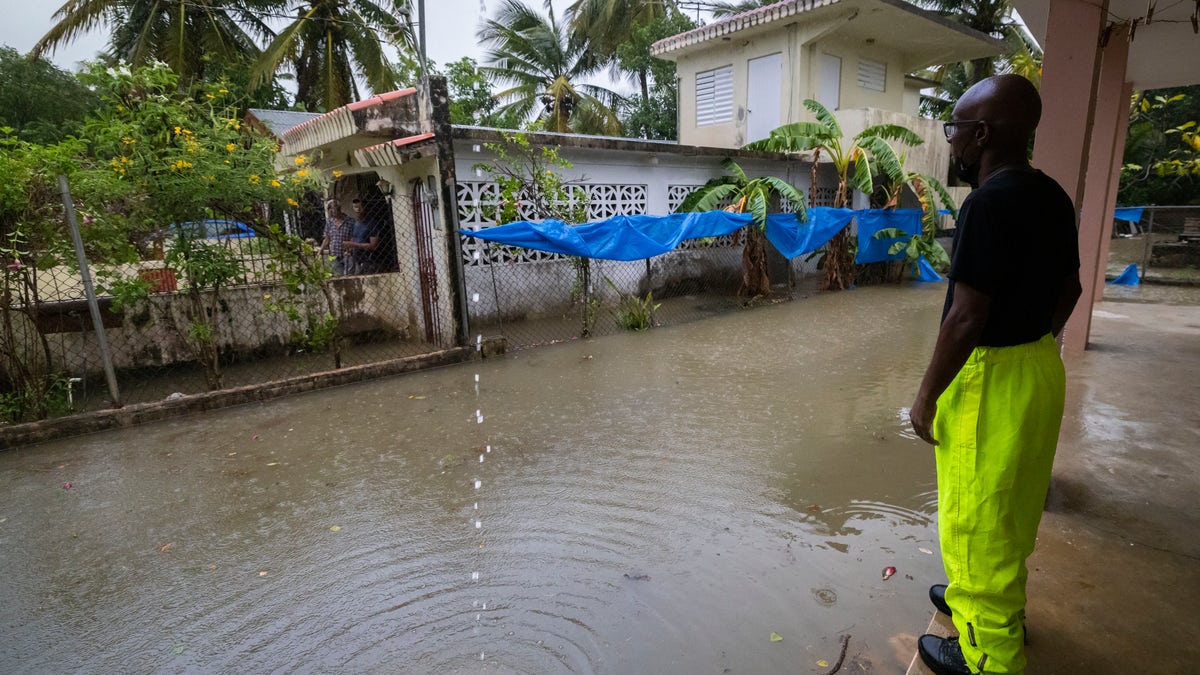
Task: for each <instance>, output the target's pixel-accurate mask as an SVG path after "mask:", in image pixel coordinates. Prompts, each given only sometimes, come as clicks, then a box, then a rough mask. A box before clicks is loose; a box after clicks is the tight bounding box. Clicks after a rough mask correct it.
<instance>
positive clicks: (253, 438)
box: [250, 434, 258, 441]
mask: <svg viewBox="0 0 1200 675" xmlns="http://www.w3.org/2000/svg"><path fill="white" fill-rule="evenodd" d="M250 440H252V441H257V440H258V434H254V435H253V436H251V437H250Z"/></svg>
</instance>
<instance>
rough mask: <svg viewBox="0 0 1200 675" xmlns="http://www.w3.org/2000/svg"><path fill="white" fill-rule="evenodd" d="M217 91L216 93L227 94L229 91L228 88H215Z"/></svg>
mask: <svg viewBox="0 0 1200 675" xmlns="http://www.w3.org/2000/svg"><path fill="white" fill-rule="evenodd" d="M217 93H218V94H228V93H229V90H228V89H218V90H217Z"/></svg>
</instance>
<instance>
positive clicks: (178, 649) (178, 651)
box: [175, 645, 185, 654]
mask: <svg viewBox="0 0 1200 675" xmlns="http://www.w3.org/2000/svg"><path fill="white" fill-rule="evenodd" d="M184 649H185V647H184V646H183V645H175V653H176V654H182V653H183V650H184Z"/></svg>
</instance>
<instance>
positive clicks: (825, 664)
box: [817, 659, 829, 668]
mask: <svg viewBox="0 0 1200 675" xmlns="http://www.w3.org/2000/svg"><path fill="white" fill-rule="evenodd" d="M817 666H819V667H821V668H828V667H829V662H828V661H826V660H825V659H817Z"/></svg>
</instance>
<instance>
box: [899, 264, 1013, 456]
mask: <svg viewBox="0 0 1200 675" xmlns="http://www.w3.org/2000/svg"><path fill="white" fill-rule="evenodd" d="M991 309H992V299H991V298H989V297H988V296H987V295H986V294H984V293H982V292H980V291H978V290H976V289H974V288H972V287H970V286H968V285H967V284H964V283H962V282H958V281H956V282H955V283H954V298H953V299H952V300H951V301H950V312H949V313H948V314H946V320H945V321H943V322H942V327H941V329H940V330H939V331H938V339H937V345H936V346H935V347H934V348H933V357H932V358H931V359H930V360H929V367H928V368H927V369H926V370H925V377H924V378H923V379H922V380H921V388H920V389H919V390H917V400H916V401H914V402H913V405H912V409H911V410H910V411H909V413H908V414H909V419H911V420H912V425H913V431H915V432H916V433H917V436H920V437H921V439H922V440H924V441H925V442H926V443H930V444H932V445H937V440H936V439H934V437H933V418H934V416H935V415H936V414H937V400H938V397H939V396H941V395H942V392H943V391H946V387H948V386H950V382H951V381H953V380H954V376H955V375H957V374H958V371H959V370H960V369H962V367H963V364H964V363H966V362H967V357H969V356H970V355H971V350H973V349H975V346H976V345H977V344H978V343H979V336H980V335H982V334H983V327H984V325H986V324H987V319H988V314H989V313H990V312H991Z"/></svg>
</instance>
